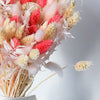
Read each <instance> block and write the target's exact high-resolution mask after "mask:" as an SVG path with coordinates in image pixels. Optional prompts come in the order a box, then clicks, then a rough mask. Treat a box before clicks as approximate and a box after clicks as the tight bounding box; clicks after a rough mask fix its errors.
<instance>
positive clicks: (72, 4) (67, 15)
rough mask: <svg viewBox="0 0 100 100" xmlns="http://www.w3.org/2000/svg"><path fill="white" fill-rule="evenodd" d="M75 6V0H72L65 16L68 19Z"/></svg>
mask: <svg viewBox="0 0 100 100" xmlns="http://www.w3.org/2000/svg"><path fill="white" fill-rule="evenodd" d="M74 8H75V1H74V0H73V1H71V4H70V6H69V7H68V8H67V9H66V11H65V14H64V17H65V19H66V20H67V19H68V18H69V17H70V16H72V14H73V13H74Z"/></svg>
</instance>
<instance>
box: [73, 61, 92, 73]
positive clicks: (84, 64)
mask: <svg viewBox="0 0 100 100" xmlns="http://www.w3.org/2000/svg"><path fill="white" fill-rule="evenodd" d="M91 65H92V63H91V62H90V61H80V62H78V63H77V64H76V65H75V69H76V70H77V71H84V70H86V69H87V68H88V67H90V66H91Z"/></svg>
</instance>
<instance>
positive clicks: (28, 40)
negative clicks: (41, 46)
mask: <svg viewBox="0 0 100 100" xmlns="http://www.w3.org/2000/svg"><path fill="white" fill-rule="evenodd" d="M34 39H35V36H34V34H32V35H28V36H25V37H24V38H23V39H22V40H21V43H22V44H23V45H29V44H31V43H32V42H34Z"/></svg>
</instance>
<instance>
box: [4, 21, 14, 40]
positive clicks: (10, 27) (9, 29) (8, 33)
mask: <svg viewBox="0 0 100 100" xmlns="http://www.w3.org/2000/svg"><path fill="white" fill-rule="evenodd" d="M5 32H6V38H7V39H8V40H9V39H11V38H12V37H14V35H15V32H16V23H15V21H12V22H11V23H9V24H8V25H7V26H6V27H5Z"/></svg>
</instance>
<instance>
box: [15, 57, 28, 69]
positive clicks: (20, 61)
mask: <svg viewBox="0 0 100 100" xmlns="http://www.w3.org/2000/svg"><path fill="white" fill-rule="evenodd" d="M28 59H29V58H28V56H27V55H21V56H19V57H18V58H17V59H16V60H15V61H14V63H15V64H16V65H17V66H19V67H22V68H23V67H26V66H27V63H28Z"/></svg>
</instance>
